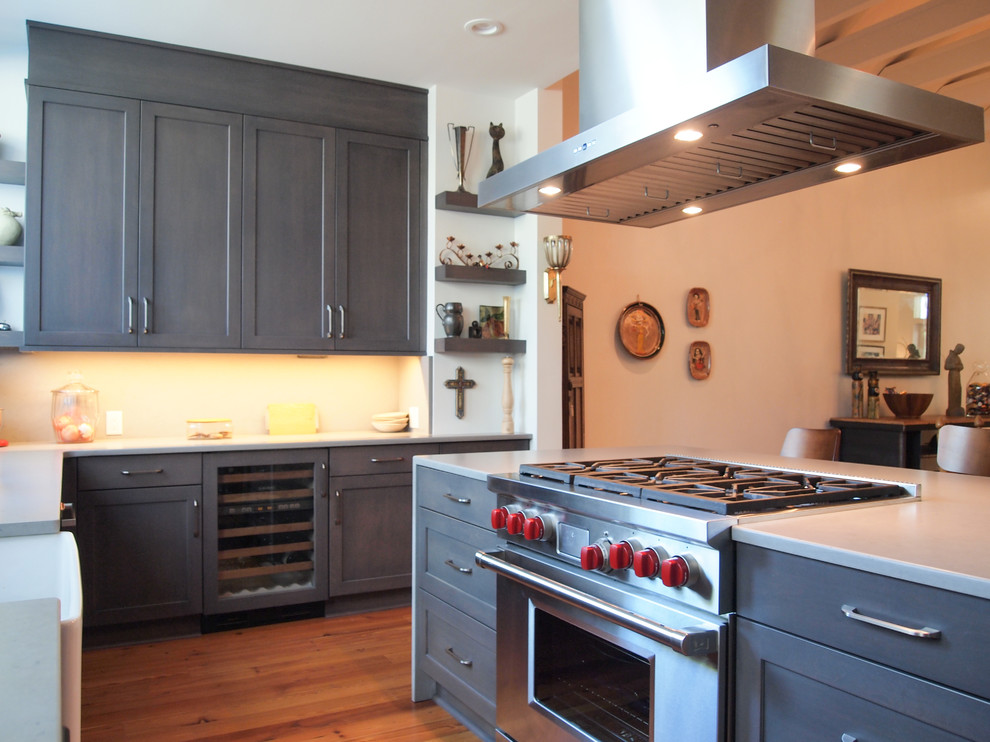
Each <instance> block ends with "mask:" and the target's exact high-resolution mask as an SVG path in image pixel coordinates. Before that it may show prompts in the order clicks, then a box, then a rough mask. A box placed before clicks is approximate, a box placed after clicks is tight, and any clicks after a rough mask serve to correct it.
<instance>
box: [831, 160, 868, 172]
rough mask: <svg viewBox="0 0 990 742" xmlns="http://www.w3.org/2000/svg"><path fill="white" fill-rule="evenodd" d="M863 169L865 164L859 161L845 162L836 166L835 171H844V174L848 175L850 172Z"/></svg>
mask: <svg viewBox="0 0 990 742" xmlns="http://www.w3.org/2000/svg"><path fill="white" fill-rule="evenodd" d="M862 169H863V166H862V165H860V164H859V163H858V162H843V163H842V164H841V165H836V166H835V172H837V173H842V174H843V175H848V174H849V173H858V172H859V171H860V170H862Z"/></svg>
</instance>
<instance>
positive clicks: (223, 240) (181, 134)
mask: <svg viewBox="0 0 990 742" xmlns="http://www.w3.org/2000/svg"><path fill="white" fill-rule="evenodd" d="M241 128H242V117H241V116H240V115H238V114H232V113H226V112H223V111H208V110H205V109H201V108H188V107H185V106H170V105H164V104H160V103H142V105H141V228H140V242H139V252H140V258H139V260H140V279H139V287H140V295H139V311H140V317H141V319H140V322H139V328H138V345H140V346H148V347H154V348H202V349H213V348H237V347H239V346H240V343H241V331H240V319H241V304H240V302H241V143H242V132H241Z"/></svg>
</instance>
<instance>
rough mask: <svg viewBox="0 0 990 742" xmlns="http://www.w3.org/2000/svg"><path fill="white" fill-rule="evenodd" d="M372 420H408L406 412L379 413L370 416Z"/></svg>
mask: <svg viewBox="0 0 990 742" xmlns="http://www.w3.org/2000/svg"><path fill="white" fill-rule="evenodd" d="M371 419H372V420H384V421H399V420H408V419H409V413H408V412H379V413H377V414H375V415H372V416H371Z"/></svg>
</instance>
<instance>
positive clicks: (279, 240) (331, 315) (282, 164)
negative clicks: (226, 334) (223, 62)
mask: <svg viewBox="0 0 990 742" xmlns="http://www.w3.org/2000/svg"><path fill="white" fill-rule="evenodd" d="M334 135H335V132H334V130H333V129H331V128H329V127H325V126H314V125H310V124H301V123H297V122H294V121H278V120H275V119H262V118H255V117H248V118H246V119H245V122H244V183H245V187H244V303H243V308H244V314H243V322H242V327H243V347H245V348H266V349H272V350H332V349H333V347H334V335H335V333H336V332H337V331H338V330H339V328H338V327H334V326H332V324H331V320H335V319H336V318H335V312H336V306H337V301H336V297H335V296H334V293H333V292H334V232H333V225H334V212H335V204H334V155H335V152H334ZM337 321H339V320H337Z"/></svg>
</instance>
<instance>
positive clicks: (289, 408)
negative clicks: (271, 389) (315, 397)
mask: <svg viewBox="0 0 990 742" xmlns="http://www.w3.org/2000/svg"><path fill="white" fill-rule="evenodd" d="M319 426H320V422H319V417H318V416H317V412H316V405H315V404H311V403H308V402H305V403H304V402H299V403H294V404H270V405H268V434H269V435H304V434H306V433H315V432H316V431H317V428H319Z"/></svg>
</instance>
